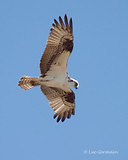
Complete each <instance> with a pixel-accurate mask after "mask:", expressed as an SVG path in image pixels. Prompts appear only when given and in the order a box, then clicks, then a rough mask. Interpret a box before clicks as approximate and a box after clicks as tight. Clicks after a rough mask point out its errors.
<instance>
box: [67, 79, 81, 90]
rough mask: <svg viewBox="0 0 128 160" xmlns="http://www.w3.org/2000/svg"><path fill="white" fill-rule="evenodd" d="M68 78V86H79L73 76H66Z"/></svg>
mask: <svg viewBox="0 0 128 160" xmlns="http://www.w3.org/2000/svg"><path fill="white" fill-rule="evenodd" d="M68 78H69V80H68V81H69V82H70V87H74V88H76V89H77V88H78V87H79V83H78V81H77V80H75V79H73V78H70V77H68Z"/></svg>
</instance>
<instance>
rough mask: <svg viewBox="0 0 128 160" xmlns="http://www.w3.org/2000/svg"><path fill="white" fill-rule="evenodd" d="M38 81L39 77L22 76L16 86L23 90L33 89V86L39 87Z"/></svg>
mask: <svg viewBox="0 0 128 160" xmlns="http://www.w3.org/2000/svg"><path fill="white" fill-rule="evenodd" d="M38 81H39V77H29V76H23V77H22V78H21V79H20V81H19V82H18V86H20V87H21V88H23V89H24V90H27V89H30V88H33V87H34V86H38V85H40V84H39V82H38Z"/></svg>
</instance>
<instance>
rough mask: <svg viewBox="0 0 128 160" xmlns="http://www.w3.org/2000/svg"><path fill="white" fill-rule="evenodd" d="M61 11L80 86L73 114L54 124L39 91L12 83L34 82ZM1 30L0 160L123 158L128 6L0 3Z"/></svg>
mask: <svg viewBox="0 0 128 160" xmlns="http://www.w3.org/2000/svg"><path fill="white" fill-rule="evenodd" d="M65 13H66V14H67V15H68V17H72V18H73V29H74V49H73V53H72V54H71V56H70V59H69V63H68V73H69V75H70V76H71V77H73V78H75V79H77V80H78V81H79V83H80V87H79V89H78V90H74V91H75V93H76V114H75V116H72V117H71V119H70V120H66V121H65V122H64V123H61V122H60V123H56V120H54V119H53V118H52V117H53V114H54V112H53V111H52V109H51V108H50V106H49V105H48V100H47V99H46V98H45V96H44V95H43V94H42V93H41V91H40V88H39V87H35V88H33V89H31V90H28V91H24V90H22V89H20V88H19V87H18V86H17V82H18V80H19V79H20V77H21V76H22V75H29V76H40V69H39V63H40V58H41V55H42V53H43V51H44V48H45V45H46V40H47V37H48V35H49V31H50V28H51V26H52V23H53V19H54V18H56V19H57V18H58V17H59V16H62V17H63V16H64V14H65ZM0 31H1V36H0V44H1V45H0V46H1V47H0V73H1V85H0V86H1V89H0V95H1V96H0V97H1V100H0V160H28V159H31V160H42V159H48V160H50V159H57V160H58V159H61V160H65V159H74V160H78V159H81V160H85V159H86V160H90V159H91V160H99V159H102V160H108V159H109V160H120V159H128V154H127V148H128V136H127V135H128V1H126V0H122V1H119V0H106V1H105V0H97V1H95V0H79V1H74V0H65V1H60V0H54V1H50V0H47V1H43V0H37V1H33V0H31V1H30V0H27V1H26V0H22V1H16V0H11V1H9V0H5V1H0ZM100 150H101V151H116V152H117V153H115V154H106V153H103V154H100V153H99V151H100ZM92 152H95V154H94V153H92Z"/></svg>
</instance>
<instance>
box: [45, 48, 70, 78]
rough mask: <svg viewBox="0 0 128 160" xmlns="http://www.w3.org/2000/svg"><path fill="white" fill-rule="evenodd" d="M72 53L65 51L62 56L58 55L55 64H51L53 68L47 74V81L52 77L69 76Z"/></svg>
mask: <svg viewBox="0 0 128 160" xmlns="http://www.w3.org/2000/svg"><path fill="white" fill-rule="evenodd" d="M69 55H70V52H69V51H63V52H62V53H61V54H60V55H57V57H56V58H55V60H54V61H53V63H52V64H51V67H50V69H49V71H48V72H47V73H46V74H45V75H46V77H45V79H47V78H48V76H50V77H60V76H61V75H66V74H67V61H68V58H69Z"/></svg>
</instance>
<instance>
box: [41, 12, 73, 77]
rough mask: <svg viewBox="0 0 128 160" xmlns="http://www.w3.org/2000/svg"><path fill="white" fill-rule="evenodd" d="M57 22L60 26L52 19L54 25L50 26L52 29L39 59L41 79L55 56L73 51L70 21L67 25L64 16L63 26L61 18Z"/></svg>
mask: <svg viewBox="0 0 128 160" xmlns="http://www.w3.org/2000/svg"><path fill="white" fill-rule="evenodd" d="M59 22H60V24H59V23H58V22H57V21H56V20H55V19H54V23H55V24H53V25H52V26H53V28H52V29H51V31H50V34H49V37H48V40H47V45H46V48H45V50H44V53H43V55H42V57H41V61H40V70H41V76H42V77H44V76H45V74H46V73H47V71H48V70H49V69H50V66H51V64H52V63H53V62H54V60H55V59H56V57H57V56H59V55H60V54H61V53H63V51H69V52H70V53H71V52H72V49H73V28H72V19H70V20H69V24H68V19H67V16H66V15H65V17H64V22H65V24H64V22H63V20H62V19H61V17H59ZM65 53H66V52H65ZM67 53H68V52H67ZM65 65H67V63H66V64H65Z"/></svg>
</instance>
